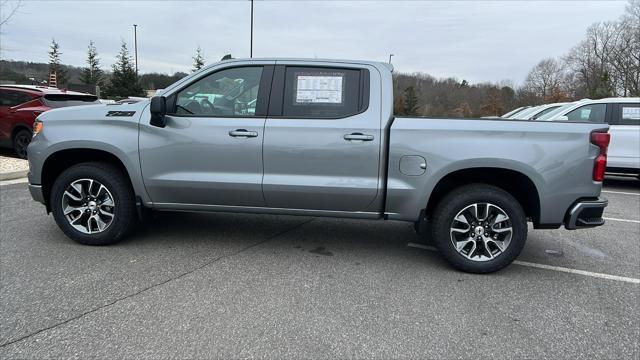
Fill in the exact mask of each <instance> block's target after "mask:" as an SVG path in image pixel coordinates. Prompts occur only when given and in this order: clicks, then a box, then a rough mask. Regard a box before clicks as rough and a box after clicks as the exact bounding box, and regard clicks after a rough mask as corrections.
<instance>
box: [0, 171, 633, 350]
mask: <svg viewBox="0 0 640 360" xmlns="http://www.w3.org/2000/svg"><path fill="white" fill-rule="evenodd" d="M605 191H606V192H605V193H604V194H603V195H605V196H606V197H608V198H609V200H610V204H609V207H608V208H607V210H606V217H608V218H609V219H610V220H608V221H607V223H606V224H605V225H604V226H602V227H600V228H596V229H591V230H582V231H566V230H551V231H550V230H531V231H530V234H529V241H528V243H527V246H526V248H525V250H524V251H523V253H522V255H521V256H520V257H519V259H518V261H519V263H518V264H513V265H511V266H510V267H508V268H507V269H505V270H503V271H501V272H498V273H495V274H491V275H471V274H465V273H461V272H457V271H454V270H452V269H451V268H450V267H448V266H447V264H446V263H445V262H444V260H442V259H441V258H440V256H439V255H438V254H437V253H436V252H434V251H431V250H430V249H428V248H427V249H423V248H421V247H415V246H407V244H408V243H412V242H413V243H417V242H420V238H419V237H418V236H417V235H415V234H414V232H413V229H412V226H411V225H410V224H407V223H400V222H370V221H360V220H336V219H326V218H303V217H286V216H260V215H240V214H189V213H163V214H160V215H159V216H158V218H157V219H156V220H155V221H153V222H151V223H148V224H146V225H145V226H143V227H141V228H140V229H139V230H138V231H137V232H136V234H135V235H134V236H132V237H131V238H129V239H127V240H126V241H124V242H122V243H120V244H118V245H116V246H110V247H89V246H82V245H78V244H76V243H74V242H72V241H71V240H69V239H67V238H66V237H65V236H64V235H63V234H62V232H61V231H60V230H59V229H58V227H57V226H56V224H55V223H54V220H53V218H52V217H51V216H46V215H45V213H44V208H43V207H42V206H41V205H39V204H36V203H35V202H33V201H31V199H30V197H29V194H28V191H27V188H26V184H25V183H18V184H12V185H2V186H0V224H1V231H0V260H1V263H0V270H1V277H0V284H1V299H0V303H1V309H0V358H3V359H8V358H44V357H53V358H59V357H65V358H67V357H70V358H87V357H100V358H122V357H129V358H131V357H136V358H138V357H145V358H159V357H161V358H168V357H174V358H203V357H216V358H237V357H263V358H281V357H287V358H300V357H304V358H346V357H352V358H363V357H376V358H525V357H526V358H576V357H580V358H584V357H586V358H592V357H598V358H610V359H621V358H629V359H638V358H639V357H640V345H639V340H638V339H640V284H639V280H638V279H640V260H639V259H640V182H638V181H637V180H631V179H621V178H620V179H613V180H610V181H608V182H607V184H606V186H605ZM611 219H615V220H611ZM539 266H548V268H540V267H539Z"/></svg>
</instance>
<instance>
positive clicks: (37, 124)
mask: <svg viewBox="0 0 640 360" xmlns="http://www.w3.org/2000/svg"><path fill="white" fill-rule="evenodd" d="M41 131H42V121H40V120H37V119H36V121H34V122H33V136H34V137H35V136H36V135H38V134H40V132H41Z"/></svg>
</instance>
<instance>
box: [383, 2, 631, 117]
mask: <svg viewBox="0 0 640 360" xmlns="http://www.w3.org/2000/svg"><path fill="white" fill-rule="evenodd" d="M639 83H640V0H630V1H629V2H628V3H627V6H626V8H625V13H624V14H623V15H622V16H621V17H620V18H619V19H618V20H616V21H608V22H598V23H595V24H593V25H591V26H590V27H589V28H588V29H587V32H586V34H585V38H584V40H582V41H581V42H580V43H578V44H577V45H575V46H574V47H573V48H571V49H570V50H569V52H568V53H567V54H566V55H564V56H562V57H559V58H548V59H544V60H542V61H540V62H539V63H538V64H537V65H535V66H534V67H533V68H532V69H531V71H530V72H529V73H528V75H527V77H526V80H525V82H524V84H523V85H522V86H520V87H515V86H513V84H512V83H510V82H508V81H504V82H502V83H493V84H492V83H482V84H469V83H468V82H467V81H466V80H462V81H459V80H457V79H454V78H448V79H436V78H434V77H432V76H430V75H427V74H423V73H414V74H406V73H397V74H394V94H395V103H394V110H395V112H396V114H399V115H424V116H455V117H480V116H499V115H501V114H503V113H505V112H507V111H509V110H511V109H514V108H516V107H519V106H526V105H539V104H543V103H553V102H567V101H575V100H579V99H583V98H591V99H601V98H605V97H612V96H623V97H627V96H640V88H639Z"/></svg>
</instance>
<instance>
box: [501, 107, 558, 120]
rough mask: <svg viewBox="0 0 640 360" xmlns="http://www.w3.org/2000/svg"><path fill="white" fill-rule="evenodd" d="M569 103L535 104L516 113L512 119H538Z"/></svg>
mask: <svg viewBox="0 0 640 360" xmlns="http://www.w3.org/2000/svg"><path fill="white" fill-rule="evenodd" d="M566 104H567V103H553V104H544V105H539V106H534V107H531V108H528V109H526V110H523V111H520V112H518V113H516V114H513V115H511V116H510V117H509V118H510V119H517V120H536V119H537V118H539V117H541V116H543V115H545V114H548V113H550V112H551V111H553V110H555V109H558V108H560V107H562V106H563V105H566Z"/></svg>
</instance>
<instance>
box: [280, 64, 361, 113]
mask: <svg viewBox="0 0 640 360" xmlns="http://www.w3.org/2000/svg"><path fill="white" fill-rule="evenodd" d="M361 90H362V87H361V71H360V70H354V69H338V68H305V67H287V70H286V73H285V87H284V103H283V115H284V116H285V117H293V118H296V117H297V118H314V119H322V118H325V119H326V118H329V119H331V118H341V117H347V116H351V115H355V114H357V113H358V112H360V110H361V107H362V104H363V99H362V97H361V95H362V92H361Z"/></svg>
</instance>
